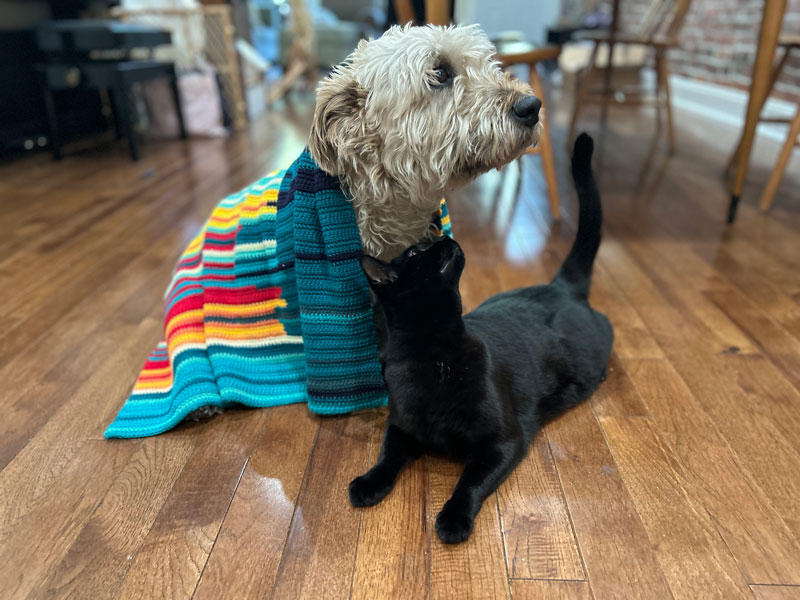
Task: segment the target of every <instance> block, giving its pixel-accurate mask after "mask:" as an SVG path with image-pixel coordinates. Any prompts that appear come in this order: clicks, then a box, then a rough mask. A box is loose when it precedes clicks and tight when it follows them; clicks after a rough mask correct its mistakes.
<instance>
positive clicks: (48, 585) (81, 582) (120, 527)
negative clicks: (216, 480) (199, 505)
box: [31, 431, 200, 599]
mask: <svg viewBox="0 0 800 600" xmlns="http://www.w3.org/2000/svg"><path fill="white" fill-rule="evenodd" d="M199 441H200V438H199V437H197V436H194V435H192V434H191V433H189V432H187V431H182V432H175V433H172V434H168V435H163V436H157V437H151V438H146V439H144V440H142V441H141V442H139V441H138V440H130V441H127V440H126V441H123V442H120V443H119V444H116V443H115V444H108V443H103V442H98V444H99V445H101V447H107V446H109V445H110V446H124V445H133V446H134V447H138V450H137V451H136V453H135V454H134V455H133V456H132V457H131V459H130V460H129V461H128V464H127V465H125V468H124V469H123V470H122V472H120V474H119V475H118V476H117V478H116V479H115V480H114V482H113V484H112V485H111V488H110V489H109V490H108V493H107V494H106V495H105V498H103V502H102V504H101V505H100V506H99V507H98V508H97V510H96V511H95V512H94V514H93V515H92V517H91V518H90V519H89V520H88V522H87V523H86V525H85V526H84V527H83V529H82V530H81V532H80V535H78V537H77V539H76V540H75V542H74V543H73V544H72V546H71V547H70V549H69V552H67V554H66V556H65V557H64V559H63V560H62V561H61V562H60V563H58V564H57V565H56V566H55V567H54V568H53V570H52V571H50V574H49V575H48V576H47V578H46V579H45V580H44V581H43V582H42V583H41V584H40V585H38V586H37V587H36V589H34V590H33V592H32V594H31V595H32V596H34V597H39V596H48V597H61V598H67V597H72V598H98V599H99V598H115V597H116V596H117V594H118V593H119V589H120V586H121V584H122V581H123V579H124V578H125V574H126V573H127V572H128V569H129V568H130V566H131V560H132V559H133V557H134V556H135V555H136V553H137V552H138V551H139V548H140V547H141V545H142V543H143V542H144V540H145V537H146V536H147V532H148V531H149V530H150V527H151V526H152V525H153V522H154V521H155V519H156V516H157V515H158V513H159V511H160V510H161V507H162V506H163V505H164V502H165V501H166V499H167V497H168V496H169V494H170V492H171V491H172V487H173V485H174V483H175V481H176V480H177V478H178V476H179V475H180V473H181V471H182V470H183V468H184V467H185V466H186V462H187V461H188V460H189V457H190V456H191V454H192V452H193V451H194V450H195V447H196V445H197V443H198V442H199Z"/></svg>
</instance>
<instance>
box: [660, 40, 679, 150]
mask: <svg viewBox="0 0 800 600" xmlns="http://www.w3.org/2000/svg"><path fill="white" fill-rule="evenodd" d="M659 55H660V56H659ZM656 76H657V77H658V79H659V80H660V81H661V84H660V87H661V89H662V90H664V108H665V110H666V113H667V144H668V148H669V153H670V154H672V153H674V152H675V129H674V128H673V125H672V97H671V94H670V91H669V63H668V62H667V57H666V56H664V53H663V51H661V52H657V53H656Z"/></svg>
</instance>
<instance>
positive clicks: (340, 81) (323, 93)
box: [308, 69, 367, 175]
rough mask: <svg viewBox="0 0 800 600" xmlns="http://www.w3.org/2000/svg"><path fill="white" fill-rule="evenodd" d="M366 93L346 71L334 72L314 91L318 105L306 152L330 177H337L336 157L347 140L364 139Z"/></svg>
mask: <svg viewBox="0 0 800 600" xmlns="http://www.w3.org/2000/svg"><path fill="white" fill-rule="evenodd" d="M366 101H367V90H365V89H364V88H362V87H361V86H359V85H358V84H357V83H356V81H355V80H354V79H352V78H351V77H350V76H349V75H348V74H347V72H346V70H344V69H343V70H339V71H334V73H333V74H332V75H331V76H330V77H327V78H326V79H324V80H323V81H322V82H321V83H320V84H319V87H317V103H316V106H315V108H314V120H313V122H312V124H311V136H310V138H309V141H308V148H309V150H310V151H311V156H312V158H313V159H314V161H315V162H316V163H317V165H319V167H320V168H321V169H322V170H323V171H325V172H327V173H328V174H330V175H340V173H339V172H338V171H339V168H338V165H339V158H340V157H339V154H340V153H341V152H342V151H343V150H344V149H343V146H344V145H345V144H346V143H347V142H348V141H349V140H356V139H361V138H363V133H361V132H360V129H361V128H362V127H363V118H362V115H361V113H362V112H363V111H364V106H365V105H366Z"/></svg>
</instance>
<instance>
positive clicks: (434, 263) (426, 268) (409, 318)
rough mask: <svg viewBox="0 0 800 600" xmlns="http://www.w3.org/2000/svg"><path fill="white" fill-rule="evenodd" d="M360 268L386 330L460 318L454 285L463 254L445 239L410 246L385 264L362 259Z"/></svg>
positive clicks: (459, 248) (459, 272) (456, 289)
mask: <svg viewBox="0 0 800 600" xmlns="http://www.w3.org/2000/svg"><path fill="white" fill-rule="evenodd" d="M361 268H362V269H364V273H365V274H366V276H367V280H368V281H369V286H370V288H371V289H372V291H373V292H374V293H375V295H376V296H377V297H378V299H379V300H380V303H381V306H382V308H383V311H384V313H385V315H386V320H387V324H388V325H389V327H390V329H391V328H392V327H393V326H410V325H414V326H424V325H426V324H430V325H435V324H439V323H443V321H445V320H447V319H450V318H460V317H461V295H460V294H459V292H458V281H459V279H460V278H461V272H462V271H463V270H464V252H463V251H462V250H461V246H459V245H458V244H457V243H456V242H455V241H454V240H453V239H451V238H449V237H447V236H445V237H444V238H442V239H441V240H439V241H436V242H425V243H422V244H416V245H415V246H411V247H410V248H408V249H407V250H406V251H405V252H403V253H402V254H401V255H400V256H398V257H397V258H395V259H393V260H392V261H391V262H389V263H385V262H383V261H380V260H378V259H377V258H373V257H372V256H366V255H364V256H362V257H361Z"/></svg>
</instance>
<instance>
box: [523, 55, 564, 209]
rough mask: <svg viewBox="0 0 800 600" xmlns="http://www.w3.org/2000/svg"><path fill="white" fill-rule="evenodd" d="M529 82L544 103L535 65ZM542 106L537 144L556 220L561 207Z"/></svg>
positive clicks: (548, 195) (532, 67)
mask: <svg viewBox="0 0 800 600" xmlns="http://www.w3.org/2000/svg"><path fill="white" fill-rule="evenodd" d="M530 82H531V88H533V93H534V94H536V96H538V97H539V99H540V100H541V101H542V104H543V105H544V90H543V89H542V80H541V79H539V74H538V73H537V72H536V65H535V64H532V65H530ZM544 111H545V109H544V106H543V107H542V110H541V111H540V112H539V120H541V121H542V124H543V127H542V135H541V136H540V137H539V146H540V148H541V152H540V155H541V157H542V167H543V169H544V178H545V181H546V182H547V198H548V200H549V202H550V214H552V215H553V219H555V220H556V221H558V220H560V219H561V207H560V203H559V197H558V180H557V178H556V165H555V162H554V161H553V144H552V143H551V141H550V127H549V124H548V123H544V117H545V113H544Z"/></svg>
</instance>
